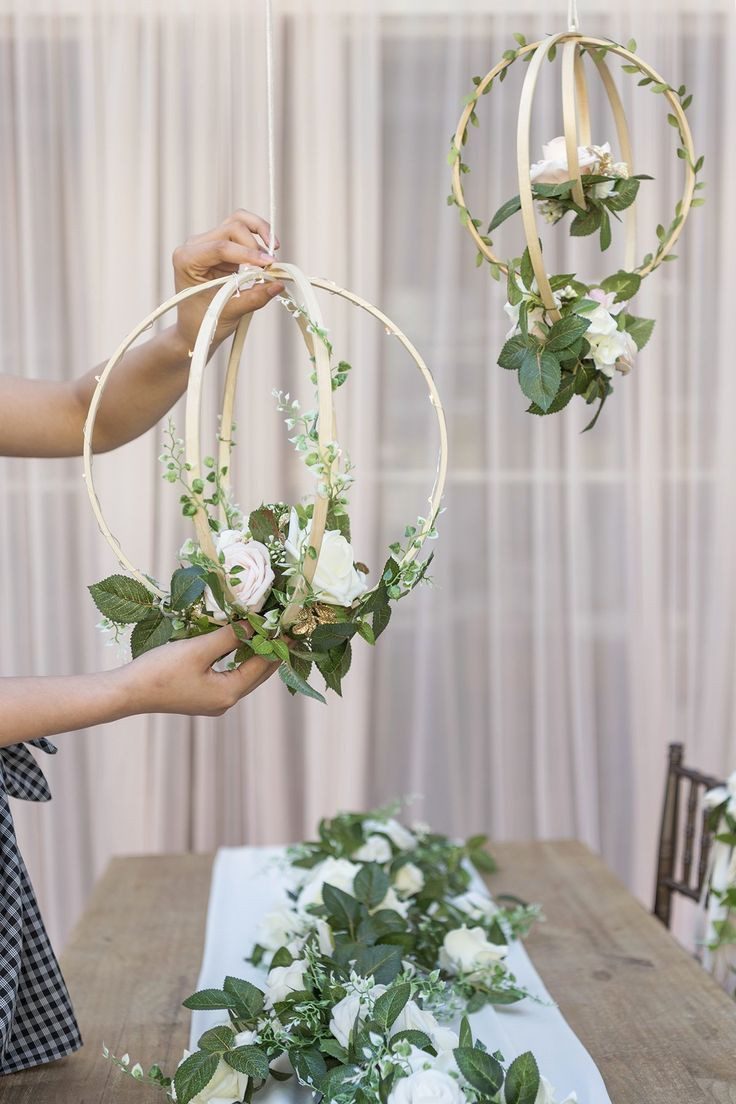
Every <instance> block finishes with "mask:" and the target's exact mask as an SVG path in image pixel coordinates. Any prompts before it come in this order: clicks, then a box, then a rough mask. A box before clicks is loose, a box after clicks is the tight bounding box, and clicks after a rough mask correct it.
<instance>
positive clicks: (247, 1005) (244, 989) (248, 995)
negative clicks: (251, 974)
mask: <svg viewBox="0 0 736 1104" xmlns="http://www.w3.org/2000/svg"><path fill="white" fill-rule="evenodd" d="M223 989H224V990H225V992H226V993H232V994H233V996H235V997H237V1000H238V1004H239V1005H241V1006H242V1008H244V1009H245V1010H246V1011H247V1013H248V1015H247V1017H241V1018H247V1019H255V1017H256V1016H258V1015H259V1013H260V1012H261V1011H262V1009H263V1002H264V999H265V998H264V994H263V993H262V992H261V990H260V989H258V988H257V986H255V985H251V983H250V982H249V981H245V980H244V979H243V978H236V977H226V978H225V981H224V983H223Z"/></svg>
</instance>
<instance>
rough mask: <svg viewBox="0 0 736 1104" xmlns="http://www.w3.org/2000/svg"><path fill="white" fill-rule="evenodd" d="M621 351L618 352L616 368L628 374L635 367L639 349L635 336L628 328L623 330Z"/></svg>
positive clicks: (621, 332)
mask: <svg viewBox="0 0 736 1104" xmlns="http://www.w3.org/2000/svg"><path fill="white" fill-rule="evenodd" d="M620 334H621V339H622V340H621V346H622V347H621V351H620V352H619V354H618V360H617V361H616V368H617V370H618V371H619V372H622V373H623V374H624V375H626V374H627V373H628V372H630V371H631V369H632V368H633V367H634V362H635V360H636V354H637V352H638V351H639V350H638V348H637V345H636V342H635V341H634V339H633V337H632V336H631V334H630V333H629V332H628V331H627V330H621V331H620Z"/></svg>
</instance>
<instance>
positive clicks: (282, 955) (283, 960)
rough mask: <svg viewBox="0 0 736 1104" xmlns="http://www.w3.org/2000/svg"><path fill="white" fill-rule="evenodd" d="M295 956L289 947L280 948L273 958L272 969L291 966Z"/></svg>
mask: <svg viewBox="0 0 736 1104" xmlns="http://www.w3.org/2000/svg"><path fill="white" fill-rule="evenodd" d="M293 961H294V956H293V954H292V953H291V951H290V950H289V949H288V948H287V947H279V949H278V950H277V951H276V953H275V954H274V955H273V956H272V958H271V968H272V969H273V967H274V966H291V964H292V962H293Z"/></svg>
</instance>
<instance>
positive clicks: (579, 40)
mask: <svg viewBox="0 0 736 1104" xmlns="http://www.w3.org/2000/svg"><path fill="white" fill-rule="evenodd" d="M559 44H562V115H563V123H564V135H565V147H566V151H567V163H568V166H569V170H570V179H574V180H575V187H574V188H573V192H572V195H573V198H574V199H575V202H576V203H577V204H578V205H579V206H581V207H585V197H584V195H583V189H582V184H581V181H580V166H579V162H578V154H577V150H578V133H579V135H580V139H581V143H580V144H582V145H589V144H590V113H589V108H588V93H587V84H586V78H585V70H584V67H583V59H582V57H581V53H580V51H581V47H582V48H585V50H586V52H587V54H588V56H589V57H592V59H593V62H594V64H595V66H596V69H597V71H598V75H599V76H600V78H601V80H602V82H603V86H604V89H605V92H606V96H607V98H608V102H609V104H610V106H611V111H612V113H613V117H614V122H615V125H616V131H617V134H618V140H619V144H620V146H621V154H622V157H623V159H624V160H625V161H626V163H627V165H628V166H629V172H631V170H632V168H633V157H632V150H631V140H630V135H629V128H628V124H627V121H626V115H625V113H624V109H623V104H622V103H621V97H620V96H619V93H618V89H617V88H616V85H615V83H614V80H613V77H612V76H611V71H610V69H609V68H608V65H607V64H606V60H605V57H601V56H599V55H598V53H597V52H596V51H597V50H601V49H604V50H605V51H606V52H608V53H612V54H616V55H617V56H618V57H620V58H623V59H624V61H625V62H626V63H627V64H628V65H635V66H636V67H637V68H638V69H639V71H640V72H641V73H642V75H643V76H645V77H649V78H650V79H651V80H652V81H653V82H655V83H657V84H661V85H663V86H665V90H664V92H663V95H664V96H665V98H666V99H667V101H668V103H669V105H670V107H671V109H672V113H673V114H674V116H675V118H676V120H677V125H678V129H679V132H680V137H681V140H682V145H683V147H684V149H685V151H686V153H687V160H686V161H685V181H684V187H683V193H682V199H681V201H680V206H679V208H678V210H679V213H680V216H681V217H680V221H679V223H678V224H677V225H676V226H674V227H671V228H670V232H669V234H668V235H667V237H666V239H665V240H664V242H663V243H662V247H661V248H660V249H659V250H658V251H657V254H656V256H653V257H652V259H651V260H650V261H649V262H648V263H647V264H646V265H644V264H642V265H640V266H638V267H636V268H635V267H634V266H635V260H636V213H635V207H636V204H632V206H631V207H629V208H628V210H627V211H626V223H625V225H626V244H625V262H624V264H625V267H626V269H627V270H630V271H635V272H638V273H639V275H641V276H647V275H648V274H649V273H650V272H652V271H653V270H654V269H655V268H657V267H658V266H659V265H660V264H661V263H662V261H663V260H664V259H665V257H666V256H667V255H668V254H669V253H670V252H671V251H672V248H673V246H674V245H675V242H676V241H677V239H678V238H679V236H680V234H681V233H682V228H683V226H684V225H685V220H686V218H687V216H688V213H689V211H690V207H691V204H692V200H693V193H694V188H695V171H694V169H693V164H694V161H695V148H694V145H693V139H692V134H691V133H690V126H689V124H688V121H687V118H686V115H685V112H684V110H683V108H682V106H681V104H680V101H679V99H678V97H677V95H676V94H675V92H674V91H673V90H672V89H671V88H670V86H669V84H668V83H667V82H666V81H665V80H664V79H663V78H662V77H661V76H660V75H659V73H657V71H656V70H655V69H653V68H652V67H651V65H649V64H648V63H647V62H645V61H644V60H643V59H642V58H640V57H639V56H638V55H637V54H634V53H632V52H631V51H630V50H627V49H625V48H624V47H623V46H619V45H618V44H617V43H615V42H610V41H609V40H608V39H603V38H591V37H590V36H588V35H583V34H580V33H579V31H577V30H575V29H573V30H568V31H562V32H560V33H559V34H555V35H550V37H549V38H545V39H543V40H540V41H538V42H531V43H528V44H526V45H524V46H522V47H520V48H519V49H518V50H517V51H515V53H514V56H513V57H507V58H503V60H501V61H500V62H499V63H498V65H496V66H494V67H493V69H491V70H490V71H489V72H488V73H486V75H485V76H484V77H483V79H482V80H481V81H480V82H479V84H478V85H477V88H476V92H475V97H474V98H473V99H472V100H471V101H470V102H469V103H467V104H466V106H465V109H464V111H463V113H462V115H461V116H460V121H459V122H458V125H457V129H456V131H455V136H454V148H455V149H457V150H460V149H461V148H462V145H463V143H464V140H465V135H466V132H467V128H468V123H469V122H470V117H471V115H472V114H473V111H474V109H475V105H476V102H477V99H478V97H479V96H481V95H482V94H483V92H484V91H485V90H486V89H487V88H488V87H489V86H490V84H491V82H492V81H493V80H494V79H495V78H496V77H497V76H498V75H499V73H502V72H503V71H504V70H505V69H506V68H507V67H508V66H509V65H511V64H512V63H513V62H514V61H515V60H516V59H517V58H519V57H522V56H524V55H526V54H530V53H531V54H532V59H531V61H530V62H529V68H528V70H527V73H526V76H525V79H524V84H523V87H522V91H521V99H520V102H519V115H518V125H517V137H516V152H517V169H518V176H519V197H520V199H521V216H522V223H523V227H524V237H525V238H526V245H527V248H528V249H529V257H530V260H531V262H532V268H533V270H534V275H535V277H536V280H537V287H538V288H539V294H540V297H541V299H542V301H543V303H544V306H545V309H546V310H547V312H548V314H549V317H550V319H551V320H552V321H553V322H554V321H557V319H559V317H560V312H559V311H558V309H557V306H556V304H555V301H554V297H553V295H552V289H551V287H550V283H549V277H548V275H547V270H546V268H545V266H544V261H543V259H542V250H541V247H540V244H539V233H538V229H537V218H536V211H535V209H534V201H533V197H532V184H531V178H530V167H531V158H530V154H529V146H530V124H531V113H532V108H533V105H534V93H535V91H536V85H537V79H538V77H539V73H540V70H541V68H542V65H543V63H544V59H545V57H546V56H547V53H548V51H549V50H550V48H551V47H552V46H556V45H559ZM578 122H579V131H578ZM452 191H453V195H454V198H455V202H456V203H457V205H458V207H460V209H461V210H467V205H466V203H465V194H464V191H463V182H462V172H461V169H460V158H459V157H457V158H456V160H455V162H454V164H453V167H452ZM466 226H467V228H468V230H469V232H470V234H471V236H472V238H473V240H474V242H475V244H476V246H477V248H478V251H479V253H481V254H482V255H483V256H484V257H485V258H486V259H487V260H488V261H490V262H491V264H494V265H497V266H498V268H499V269H500V271H501V272H503V273H506V272H507V271H508V265H507V263H506V262H505V261H503V260H502V259H501V258H500V257H497V256H496V254H495V253H494V252H493V250H492V249H491V247H490V246H489V245H488V244H487V243H486V242H485V241H483V237H482V235H481V234H480V232H479V230H478V228H477V227H476V226H475V225H474V223H473V220H472V219H471V218H468V219H467V221H466Z"/></svg>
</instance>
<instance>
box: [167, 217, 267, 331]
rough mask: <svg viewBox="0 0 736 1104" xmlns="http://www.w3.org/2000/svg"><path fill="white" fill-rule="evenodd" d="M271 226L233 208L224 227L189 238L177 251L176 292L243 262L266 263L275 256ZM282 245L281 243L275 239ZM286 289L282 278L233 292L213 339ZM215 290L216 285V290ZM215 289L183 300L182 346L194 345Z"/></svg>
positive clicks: (180, 309) (180, 314) (225, 273)
mask: <svg viewBox="0 0 736 1104" xmlns="http://www.w3.org/2000/svg"><path fill="white" fill-rule="evenodd" d="M270 237H271V227H270V226H269V225H268V223H267V222H266V220H265V219H262V218H260V216H259V215H253V214H251V212H250V211H244V210H242V208H241V209H239V210H237V211H235V212H233V214H232V215H230V217H229V218H227V219H225V221H224V222H223V223H221V224H220V226H216V227H215V228H214V230H208V231H207V233H205V234H197V235H195V236H194V237H191V238H187V240H186V241H185V242H184V244H183V245H180V246H178V248H177V249H175V250H174V255H173V258H172V260H173V263H174V285H175V287H176V290H177V291H183V290H184V288H187V287H193V286H194V285H195V284H203V283H206V282H207V281H208V280H216V279H217V278H218V277H219V276H229V275H231V274H232V273H233V272H237V270H238V266H239V265H241V264H249V265H257V266H258V267H259V268H267V267H268V266H269V265H270V264H273V261H274V258H273V256H272V255H271V254H270V253H269V252H268V248H269V240H270ZM274 244H275V247H276V248H277V249H278V246H279V243H278V241H276V242H275V243H274ZM283 290H284V285H283V284H282V283H279V282H276V283H267V284H256V285H255V286H254V287H252V288H249V289H248V290H247V291H242V292H241V293H240V295H239V296H238V295H236V296H233V298H232V299H231V300H230V301H229V303H228V304H227V306H226V307H225V310H224V311H223V312H222V314H221V316H220V321H219V324H218V327H217V330H216V332H215V343H218V342H220V341H224V340H225V338H226V337H228V336H229V334H231V333H232V332H233V330H234V329H235V327H236V326H237V324H238V322H239V321H240V319H241V318H242V317H243V315H244V314H249V313H251V312H252V311H254V310H258V308H259V307H263V306H265V305H266V303H268V302H270V300H271V299H273V298H274V297H275V296H276V295H278V294H279V293H280V292H282V291H283ZM215 291H216V289H215ZM215 291H211V292H203V293H202V294H200V295H192V296H191V297H190V298H189V299H185V300H184V302H183V303H180V304H179V307H178V317H177V331H178V336H179V338H180V340H181V341H182V344H183V346H186V348H187V349H193V348H194V342H195V341H196V339H197V333H198V332H199V327H200V325H201V324H202V319H203V318H204V314H205V311H206V310H207V307H208V306H209V304H210V302H211V301H212V298H213V297H214V295H215Z"/></svg>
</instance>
